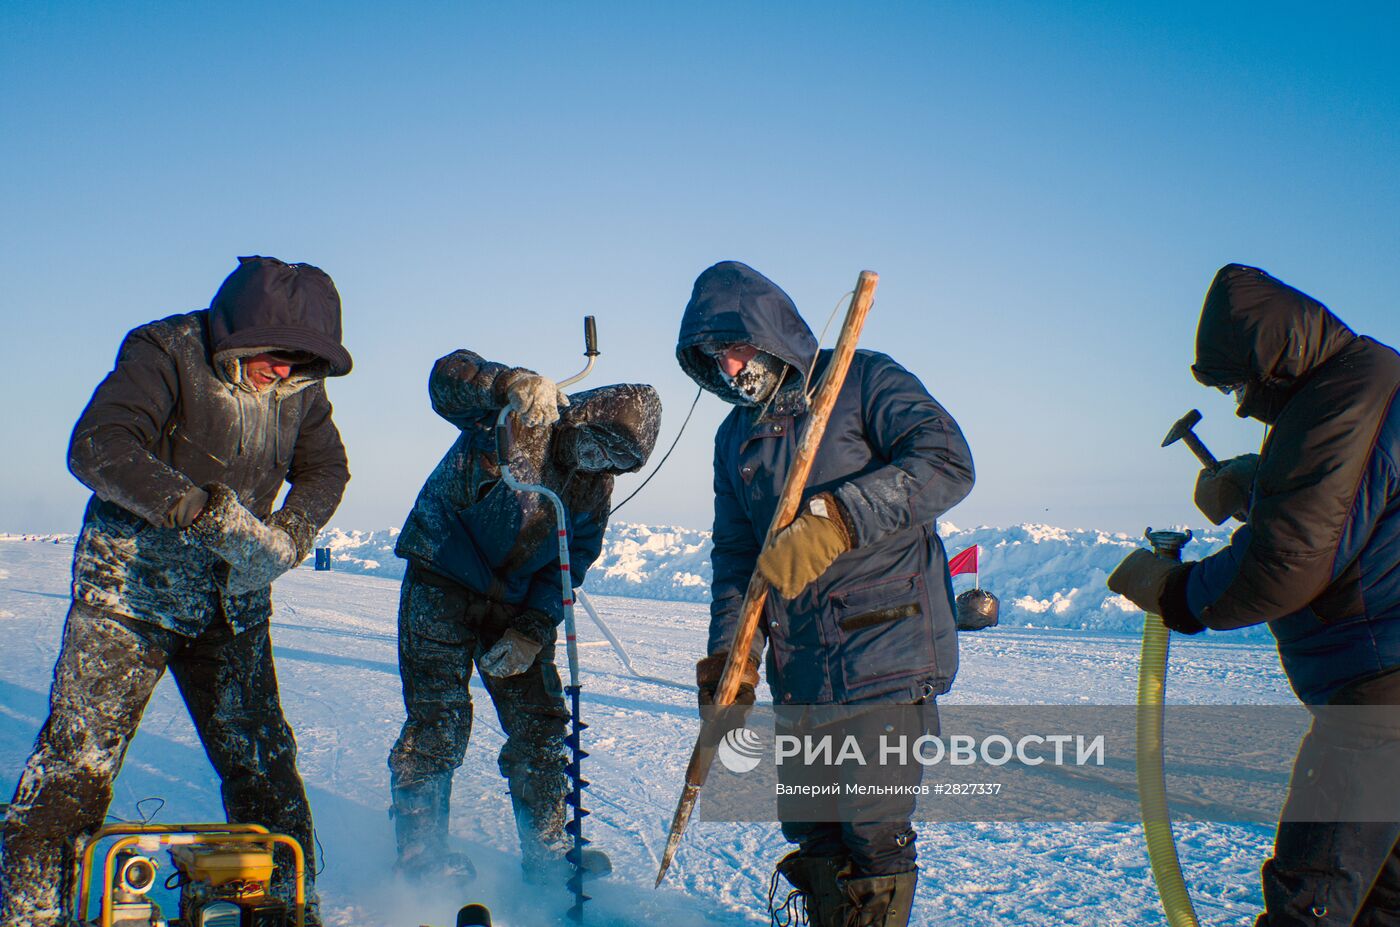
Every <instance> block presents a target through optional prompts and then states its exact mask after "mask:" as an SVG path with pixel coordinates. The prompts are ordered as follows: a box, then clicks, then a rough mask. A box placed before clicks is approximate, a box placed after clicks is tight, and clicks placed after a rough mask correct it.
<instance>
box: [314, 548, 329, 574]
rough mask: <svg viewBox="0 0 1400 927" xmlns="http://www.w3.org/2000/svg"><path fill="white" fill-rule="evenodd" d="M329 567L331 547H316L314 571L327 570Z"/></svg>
mask: <svg viewBox="0 0 1400 927" xmlns="http://www.w3.org/2000/svg"><path fill="white" fill-rule="evenodd" d="M330 568H331V549H330V548H329V547H318V548H316V571H317V572H320V571H322V570H329V569H330Z"/></svg>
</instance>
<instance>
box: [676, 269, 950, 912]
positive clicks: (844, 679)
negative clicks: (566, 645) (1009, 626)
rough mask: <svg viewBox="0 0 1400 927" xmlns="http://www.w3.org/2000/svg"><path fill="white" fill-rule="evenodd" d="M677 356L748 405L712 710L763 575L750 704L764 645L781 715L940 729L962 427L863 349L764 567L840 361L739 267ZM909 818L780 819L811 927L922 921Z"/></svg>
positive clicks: (740, 417)
mask: <svg viewBox="0 0 1400 927" xmlns="http://www.w3.org/2000/svg"><path fill="white" fill-rule="evenodd" d="M676 355H677V359H678V360H679V362H680V365H681V367H682V369H684V370H685V372H686V373H687V374H689V375H690V377H691V378H692V379H694V380H695V381H696V383H698V384H699V385H700V386H701V387H702V388H704V389H706V390H708V391H709V392H711V393H714V394H715V395H717V396H719V397H720V398H721V399H723V400H725V401H726V402H729V403H731V404H732V405H733V406H734V408H733V410H731V411H730V413H729V416H728V417H727V418H726V419H725V420H724V422H723V423H722V424H721V425H720V428H719V431H718V432H717V433H716V434H715V457H714V490H715V523H714V552H713V555H712V564H713V567H714V576H713V585H712V587H711V592H712V605H711V618H710V637H709V645H708V655H707V656H706V657H705V658H704V659H702V660H700V662H699V663H698V664H697V667H696V678H697V682H698V685H699V689H700V702H701V705H702V706H704V705H706V704H709V703H711V702H712V700H713V696H714V692H715V689H716V687H717V685H718V682H719V677H720V673H721V670H722V669H723V666H724V662H725V659H726V657H727V655H728V648H729V646H730V642H731V641H732V639H733V635H734V630H735V627H736V625H737V624H738V621H739V614H740V610H741V606H742V603H743V599H744V593H745V590H746V589H747V587H748V583H749V579H750V577H751V576H752V574H753V571H754V570H755V569H758V570H761V571H762V573H763V575H764V577H765V578H766V579H768V581H769V582H770V583H771V584H772V585H773V587H774V589H775V594H774V595H771V596H770V597H769V599H768V604H767V606H766V610H765V612H764V617H763V619H762V620H761V621H760V622H759V631H760V633H759V634H758V635H756V636H755V641H754V649H753V652H752V653H751V654H750V655H749V668H748V673H747V676H746V678H745V680H744V686H743V687H742V688H741V692H740V698H741V701H746V702H748V703H750V704H751V703H752V701H753V698H754V695H753V686H754V684H756V683H757V681H758V666H759V663H760V660H761V659H762V654H763V648H764V645H765V642H766V644H767V676H768V683H769V686H770V688H771V690H772V693H773V698H774V701H775V703H776V704H777V705H779V706H794V705H891V706H896V705H915V704H923V705H925V706H926V708H925V709H924V710H922V711H918V712H914V713H913V714H914V715H915V716H917V717H919V718H922V719H925V721H926V722H927V723H928V725H929V726H930V727H935V728H936V714H935V708H934V701H935V699H936V698H937V697H938V696H939V695H940V694H942V693H944V692H947V691H948V689H949V687H950V686H951V685H952V682H953V677H954V675H955V674H956V672H957V665H958V648H957V636H956V629H955V624H954V604H953V596H952V582H951V579H950V577H949V575H948V566H947V555H946V553H945V552H944V549H943V543H942V541H941V540H940V539H939V537H938V533H937V532H936V530H935V520H936V519H937V518H938V517H940V516H941V515H942V514H943V513H944V512H946V511H947V510H948V509H950V508H952V507H953V506H954V505H956V504H957V503H958V502H960V501H961V500H962V499H963V498H964V497H965V496H966V495H967V494H968V492H970V491H971V489H972V484H973V467H972V456H971V452H970V451H969V450H968V446H967V443H966V441H965V440H964V439H963V436H962V432H961V430H959V428H958V425H957V423H956V422H955V421H954V420H953V418H952V416H950V415H949V414H948V413H947V412H946V411H945V410H944V409H943V407H942V406H940V405H939V404H938V403H937V402H935V401H934V399H933V397H931V396H930V395H929V393H928V390H926V389H925V388H924V386H923V384H922V383H920V382H919V380H918V378H917V377H915V376H914V375H913V374H911V373H910V372H909V371H907V370H905V369H904V368H903V367H901V366H899V364H897V363H895V361H894V360H892V359H891V358H890V357H888V356H886V355H884V354H880V353H877V352H874V351H866V350H859V351H857V352H856V353H855V358H854V360H853V361H852V364H851V368H850V371H849V373H848V375H847V377H846V380H845V383H844V385H843V387H842V389H841V391H840V394H839V398H838V399H837V401H836V406H835V408H834V410H833V412H832V415H831V419H830V422H829V424H828V426H827V430H826V434H825V437H824V438H823V439H822V442H821V447H820V448H819V450H818V451H817V456H816V460H815V463H814V466H813V468H812V473H811V476H810V478H809V482H808V485H807V487H806V488H805V491H804V494H803V502H802V507H801V509H800V513H799V515H798V517H797V519H796V520H795V521H794V522H793V524H792V525H791V526H789V527H788V528H787V529H785V531H784V532H782V533H781V534H780V535H779V536H778V537H777V538H775V540H774V543H773V544H772V545H771V546H770V547H769V549H768V550H767V551H766V552H765V553H764V554H763V556H762V557H760V551H759V546H760V544H761V543H762V540H763V538H764V536H765V534H766V533H767V530H768V526H769V523H770V522H771V521H772V517H773V513H774V511H775V509H776V508H777V502H778V497H779V495H780V493H781V491H782V487H783V483H784V481H785V478H786V476H787V473H788V470H789V468H790V466H791V464H792V461H793V459H794V456H795V454H796V451H797V446H798V440H799V438H800V436H801V432H802V430H803V427H804V425H805V418H806V415H807V412H808V386H809V380H810V383H812V384H815V383H817V382H818V380H819V378H820V377H821V375H822V373H823V371H824V370H825V369H826V366H827V364H828V363H829V362H830V359H831V352H830V351H818V345H817V341H816V339H815V338H814V337H813V336H812V332H811V330H810V329H809V328H808V327H807V324H806V323H805V322H804V321H803V320H802V317H801V316H800V315H799V314H798V312H797V308H796V306H795V305H794V304H793V302H792V300H791V298H789V297H788V295H787V294H786V293H784V292H783V291H782V289H780V288H779V287H778V286H777V285H776V284H775V283H773V282H772V281H771V280H769V279H767V278H766V277H764V276H763V275H762V274H760V273H758V272H757V271H756V270H754V269H753V268H751V267H748V266H746V265H744V264H741V263H738V262H736V261H725V262H722V263H720V264H716V265H714V266H713V267H711V268H709V269H708V270H706V271H705V272H704V273H702V274H701V275H700V276H699V278H698V279H697V280H696V281H695V287H694V290H693V292H692V294H691V297H690V302H689V304H688V305H687V306H686V309H685V315H684V317H683V319H682V321H681V331H680V338H679V342H678V345H677V349H676ZM921 723H924V722H921ZM910 733H912V734H914V736H918V734H919V733H921V731H913V732H910ZM910 765H911V766H913V767H914V770H915V773H914V774H915V775H917V769H918V767H917V764H910ZM912 806H913V800H912V799H909V800H908V801H907V802H905V801H903V800H897V801H895V802H890V801H889V800H883V801H882V800H879V799H876V800H874V801H873V802H872V804H871V805H870V806H869V807H861V806H856V807H852V808H850V809H843V811H842V814H843V816H845V815H847V814H849V818H850V819H848V820H845V821H843V822H835V821H830V822H825V823H810V822H807V823H804V822H798V821H789V820H786V819H785V820H784V823H783V833H784V835H785V836H786V837H787V838H788V840H789V841H791V842H793V843H796V844H797V845H798V848H797V849H796V850H795V851H793V852H792V853H790V854H789V855H788V856H787V857H785V858H784V859H783V860H782V861H781V862H780V863H779V865H778V869H779V871H780V872H781V873H782V874H783V875H784V876H785V877H786V878H787V879H788V881H789V882H791V883H792V885H793V886H794V888H795V889H796V890H797V891H798V892H799V893H801V894H803V895H805V896H806V905H807V911H808V914H809V916H810V918H811V922H812V924H814V925H820V927H829V925H836V924H839V925H846V924H851V923H855V924H870V925H874V924H879V925H882V927H896V925H903V924H906V923H907V922H908V919H909V915H910V910H911V906H912V902H913V897H914V887H915V881H916V878H917V871H916V868H915V858H916V853H915V840H914V836H915V835H914V831H913V829H912V827H911V826H910V821H909V817H910V815H911V814H912V810H913V809H912ZM781 813H782V811H781V808H780V814H781Z"/></svg>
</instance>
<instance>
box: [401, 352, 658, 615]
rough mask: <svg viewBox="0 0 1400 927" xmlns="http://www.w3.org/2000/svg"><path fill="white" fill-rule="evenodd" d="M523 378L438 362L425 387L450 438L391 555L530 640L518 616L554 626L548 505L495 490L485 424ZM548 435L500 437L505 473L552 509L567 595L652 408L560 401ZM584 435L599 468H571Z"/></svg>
mask: <svg viewBox="0 0 1400 927" xmlns="http://www.w3.org/2000/svg"><path fill="white" fill-rule="evenodd" d="M528 372H529V371H526V370H525V369H524V368H519V367H507V366H505V365H503V364H498V363H495V362H494V361H488V360H485V359H483V358H482V357H480V356H479V355H477V354H475V353H473V352H471V351H468V350H465V349H461V350H457V351H453V352H452V353H451V354H448V355H447V356H446V357H442V358H439V359H438V361H437V363H436V364H434V365H433V372H432V374H431V376H430V377H429V379H428V393H429V396H430V398H431V400H432V405H433V411H435V412H437V413H438V414H439V415H441V416H442V417H443V418H445V419H447V420H448V421H449V422H451V423H452V424H453V425H456V426H457V427H458V428H459V429H461V435H460V436H458V438H457V440H456V442H455V443H454V444H453V445H452V447H451V448H450V449H449V450H448V452H447V454H446V455H444V456H443V458H442V460H441V461H440V462H439V463H438V465H437V467H436V469H434V470H433V472H432V474H431V475H430V476H429V477H428V480H427V482H426V483H424V485H423V488H422V490H421V491H420V492H419V494H418V498H417V500H415V502H414V504H413V510H412V511H411V512H410V513H409V516H408V521H407V522H406V523H405V524H404V527H403V531H402V533H401V534H400V535H399V539H398V542H397V543H396V544H395V547H394V552H395V553H396V554H397V555H398V556H400V557H403V558H405V559H407V558H413V559H415V560H417V561H418V562H419V563H421V564H423V565H424V566H426V567H428V568H429V569H430V570H432V571H433V572H435V573H438V574H439V575H442V576H445V577H448V578H450V579H452V580H454V581H456V582H458V583H460V584H461V585H463V586H466V587H467V588H469V589H473V590H475V591H476V592H479V593H481V594H483V595H485V596H487V597H488V598H490V599H492V600H493V601H495V602H497V603H500V604H502V605H504V606H510V607H512V608H510V609H508V610H509V611H512V612H513V613H514V614H515V617H516V618H518V619H520V620H521V621H523V622H525V623H523V624H521V625H520V626H518V627H517V630H520V631H521V632H522V633H527V634H531V635H532V636H536V637H538V636H539V635H540V634H541V633H543V630H542V629H540V628H536V627H532V626H531V625H530V624H529V623H528V620H527V619H528V617H529V616H526V615H523V614H521V610H522V609H524V610H527V611H530V612H535V613H538V614H543V615H544V616H546V617H547V618H548V619H549V621H550V622H551V623H552V624H558V623H559V622H560V621H562V620H563V617H564V607H563V604H562V602H561V598H562V596H561V592H562V589H561V585H560V581H559V547H558V542H557V535H556V531H557V530H558V526H557V525H556V524H555V513H554V507H553V505H552V504H551V503H550V502H548V501H547V500H546V499H545V498H544V497H543V496H541V495H538V494H536V493H528V492H517V491H515V490H513V489H511V488H510V487H509V486H508V485H506V483H505V482H504V481H503V480H502V479H501V467H500V461H499V459H498V457H497V446H496V417H497V415H498V413H499V412H500V410H501V408H502V407H504V406H505V405H507V403H508V401H509V390H510V386H511V384H512V383H514V382H515V381H516V380H517V379H518V378H519V377H520V376H521V375H522V374H525V373H528ZM570 402H571V405H569V406H568V407H566V408H565V409H563V410H562V416H561V419H560V421H559V423H558V424H557V425H555V426H553V427H551V428H520V427H517V426H514V425H513V426H512V428H513V431H512V434H513V438H512V457H511V461H510V467H511V472H512V473H513V474H515V476H516V477H517V478H518V479H520V480H522V481H524V482H526V483H532V484H540V485H544V486H547V487H549V488H550V489H551V490H553V491H554V492H556V493H558V494H559V496H560V499H561V500H562V501H563V503H564V509H565V516H566V519H567V524H566V526H565V527H566V530H567V532H568V550H569V567H570V574H571V575H570V580H571V582H572V585H573V586H574V587H575V588H577V587H578V586H581V585H583V581H584V577H585V575H586V574H587V572H588V569H589V568H590V567H591V566H592V565H593V562H594V561H595V560H597V559H598V555H599V554H600V553H601V551H602V546H603V534H604V532H605V531H606V530H607V520H608V512H609V510H610V507H611V504H612V489H613V478H614V476H616V475H617V474H619V473H630V472H633V471H635V470H638V469H640V468H641V467H642V466H643V465H644V464H645V463H646V460H647V458H648V457H649V456H650V454H651V451H652V448H653V446H654V445H655V443H656V434H657V430H658V429H659V427H660V420H661V402H660V399H659V398H657V395H656V391H655V390H654V389H652V388H651V387H650V386H645V385H641V384H625V383H620V384H613V385H611V386H604V387H599V388H598V389H592V390H586V391H584V392H581V393H575V394H573V395H572V396H570ZM584 432H586V433H587V434H588V435H589V436H590V437H592V438H594V439H595V443H596V442H598V441H601V442H604V443H606V444H607V445H608V446H609V447H610V448H611V449H612V450H613V452H614V456H613V459H611V460H609V461H608V462H607V463H606V465H604V466H602V467H601V468H594V467H590V466H585V465H583V464H582V463H580V462H579V461H578V460H576V459H573V458H571V457H570V456H569V455H570V453H571V451H570V449H571V448H576V446H577V442H576V441H570V440H569V439H570V438H574V439H577V438H578V436H579V435H580V434H581V433H584Z"/></svg>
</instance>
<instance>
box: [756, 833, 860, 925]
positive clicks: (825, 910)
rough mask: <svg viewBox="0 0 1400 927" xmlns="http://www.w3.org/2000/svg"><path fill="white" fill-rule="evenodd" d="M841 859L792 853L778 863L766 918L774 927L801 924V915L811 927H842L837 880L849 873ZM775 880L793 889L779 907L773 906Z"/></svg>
mask: <svg viewBox="0 0 1400 927" xmlns="http://www.w3.org/2000/svg"><path fill="white" fill-rule="evenodd" d="M850 869H851V862H850V860H849V859H848V858H846V857H845V856H804V855H803V853H802V851H801V850H793V851H792V852H791V853H789V854H788V855H787V856H784V857H783V858H782V859H781V860H779V861H778V865H777V868H776V869H775V870H774V872H773V881H772V883H771V884H770V885H769V888H768V916H769V918H770V919H771V922H772V924H773V925H775V927H788V925H791V924H800V923H802V921H801V917H802V914H803V912H804V911H805V914H806V921H807V923H808V924H810V925H811V927H845V921H844V920H843V919H842V908H843V907H844V905H845V901H846V898H845V895H844V894H842V892H841V887H840V879H841V877H842V876H844V875H846V874H847V873H849V872H850ZM778 876H782V877H783V878H784V879H787V881H788V884H789V885H791V886H792V887H793V891H791V892H789V893H788V895H787V898H786V899H784V900H783V902H782V904H781V905H780V904H778V903H777V896H778Z"/></svg>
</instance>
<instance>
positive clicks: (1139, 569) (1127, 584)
mask: <svg viewBox="0 0 1400 927" xmlns="http://www.w3.org/2000/svg"><path fill="white" fill-rule="evenodd" d="M1181 568H1182V564H1181V562H1180V561H1178V560H1169V559H1168V558H1166V557H1159V556H1157V555H1156V554H1154V553H1152V551H1150V550H1144V549H1143V548H1141V547H1139V548H1138V549H1137V550H1135V551H1133V552H1132V553H1131V554H1128V556H1126V557H1124V558H1123V560H1122V562H1121V563H1119V564H1118V566H1117V567H1115V568H1114V570H1113V574H1112V575H1111V576H1109V577H1108V588H1109V589H1112V590H1113V591H1114V592H1116V593H1118V594H1119V595H1121V596H1125V597H1126V598H1127V599H1128V600H1129V601H1131V602H1132V603H1133V604H1134V605H1136V606H1137V607H1138V608H1140V609H1142V610H1143V611H1145V612H1151V613H1152V614H1154V615H1160V614H1162V597H1163V596H1164V595H1165V594H1166V591H1167V578H1168V577H1169V576H1171V575H1172V573H1174V572H1176V571H1177V570H1179V569H1181Z"/></svg>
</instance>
